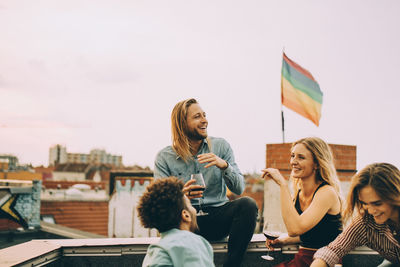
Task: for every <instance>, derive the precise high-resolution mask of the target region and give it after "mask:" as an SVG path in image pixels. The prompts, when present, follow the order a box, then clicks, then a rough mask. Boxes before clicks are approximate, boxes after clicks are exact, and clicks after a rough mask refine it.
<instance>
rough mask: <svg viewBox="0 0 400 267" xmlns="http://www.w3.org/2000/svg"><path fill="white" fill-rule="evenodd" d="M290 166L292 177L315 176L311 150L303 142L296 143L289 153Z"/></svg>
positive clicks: (315, 165)
mask: <svg viewBox="0 0 400 267" xmlns="http://www.w3.org/2000/svg"><path fill="white" fill-rule="evenodd" d="M290 166H291V168H292V172H291V176H292V177H293V178H307V177H310V176H312V175H314V176H315V170H316V167H317V164H315V162H314V158H313V156H312V154H311V152H310V151H309V150H308V149H307V148H306V147H305V146H304V145H303V144H296V145H295V146H294V147H293V149H292V152H291V155H290Z"/></svg>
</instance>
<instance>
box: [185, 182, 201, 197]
mask: <svg viewBox="0 0 400 267" xmlns="http://www.w3.org/2000/svg"><path fill="white" fill-rule="evenodd" d="M194 183H196V180H195V179H191V180H189V181H187V182H186V183H185V185H184V186H183V189H182V192H183V193H184V194H185V195H186V196H187V197H188V198H189V199H192V198H200V197H203V191H200V190H199V191H193V189H196V188H202V186H201V185H198V184H194Z"/></svg>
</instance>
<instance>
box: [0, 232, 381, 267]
mask: <svg viewBox="0 0 400 267" xmlns="http://www.w3.org/2000/svg"><path fill="white" fill-rule="evenodd" d="M158 240H159V238H158V237H150V238H94V239H93V238H92V239H51V240H32V241H30V242H26V243H22V244H19V245H16V246H12V247H8V248H5V249H2V250H0V266H42V265H48V266H59V265H58V264H64V263H65V264H67V265H71V264H72V265H71V266H85V264H88V263H92V264H91V265H92V266H96V264H99V263H103V265H104V263H105V262H107V265H110V266H114V265H115V266H124V265H125V263H127V264H128V265H129V264H131V265H132V264H133V262H135V264H139V265H140V264H141V261H142V260H143V258H144V255H145V254H146V251H147V247H148V246H149V245H150V244H154V243H157V242H158ZM211 245H212V247H213V249H214V261H215V264H216V266H217V267H219V266H222V262H223V260H224V257H225V255H226V252H227V240H226V239H225V240H220V241H214V242H211ZM297 251H298V246H293V245H291V246H285V247H283V248H282V249H275V250H274V251H272V252H270V253H271V255H273V256H274V257H275V260H274V261H271V262H267V261H264V260H262V259H261V255H264V254H266V252H267V248H266V247H265V237H264V235H263V234H254V235H253V238H252V240H251V242H250V244H249V247H248V250H247V253H246V256H245V259H244V263H243V266H244V267H253V266H254V267H255V266H273V265H275V264H277V263H279V262H282V261H285V260H290V259H291V258H292V257H293V255H294V253H296V252H297ZM381 260H382V258H381V257H380V256H379V255H378V253H377V252H375V251H373V250H371V249H369V248H367V247H359V248H356V249H355V250H353V251H352V252H351V253H349V255H347V256H345V258H344V260H343V263H344V264H343V265H344V266H363V267H369V266H376V265H377V264H378V263H379V262H380V261H381ZM108 263H109V264H108ZM135 264H133V265H135ZM61 266H64V265H61Z"/></svg>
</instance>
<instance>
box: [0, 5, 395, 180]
mask: <svg viewBox="0 0 400 267" xmlns="http://www.w3.org/2000/svg"><path fill="white" fill-rule="evenodd" d="M399 8H400V2H398V1H395V0H384V1H379V2H377V1H372V0H367V1H360V0H355V1H350V2H349V1H344V0H340V1H324V2H323V3H322V2H320V1H316V0H308V1H301V2H299V1H294V0H288V1H279V2H278V1H261V0H253V1H250V2H249V1H246V2H244V1H234V2H232V1H227V0H222V1H218V2H215V1H203V2H195V1H179V0H171V1H168V2H163V1H151V2H142V1H130V2H125V1H120V2H115V1H109V0H102V1H87V2H84V3H82V2H81V1H76V0H72V1H66V0H61V1H57V3H55V2H53V1H50V0H44V1H41V2H40V3H33V2H30V1H18V2H15V1H11V0H5V1H2V2H1V3H0V25H7V26H6V27H0V35H1V36H2V42H1V43H0V57H1V58H2V61H1V62H0V99H1V100H2V102H1V104H0V153H4V154H7V153H8V154H13V155H15V156H17V157H18V158H19V161H20V162H21V163H32V164H33V165H35V166H38V165H46V164H47V162H48V153H49V148H50V147H51V146H52V145H55V144H61V145H65V146H66V147H68V150H69V151H71V152H74V153H78V152H87V151H90V150H91V149H92V148H102V149H105V150H106V151H108V152H109V153H111V154H113V155H122V156H123V162H124V165H139V166H144V167H145V166H148V167H150V168H153V161H154V158H155V156H156V154H157V152H158V151H159V150H161V149H162V148H163V147H165V146H167V145H170V144H171V134H170V132H171V130H170V114H171V111H172V108H173V106H174V105H175V104H176V103H177V102H178V101H180V100H183V99H186V98H190V97H194V98H196V99H197V100H198V101H199V102H200V105H201V107H202V108H203V109H204V110H205V112H206V113H207V116H208V119H209V127H208V133H209V135H211V136H217V137H223V138H225V139H226V140H227V141H228V142H229V143H230V144H231V146H232V148H233V151H234V153H235V157H236V161H237V163H238V165H239V168H240V169H241V171H242V172H243V173H253V172H260V170H261V169H262V168H264V167H265V147H266V144H274V143H281V142H282V132H281V116H280V114H281V103H280V82H281V65H282V52H283V50H284V51H285V53H286V55H287V56H288V57H289V58H291V59H292V60H294V61H295V62H297V63H298V64H300V65H301V66H302V67H304V68H306V69H307V70H309V71H310V72H311V73H312V74H313V76H314V78H315V79H316V81H317V82H318V84H319V85H320V88H321V91H322V92H323V94H324V95H323V103H322V117H321V120H320V126H319V127H316V126H315V125H314V124H312V122H310V121H308V120H307V119H305V118H303V117H301V116H299V115H298V114H296V113H294V112H293V111H291V110H289V109H286V108H283V111H284V115H285V128H286V129H285V130H286V131H285V135H286V136H285V140H286V142H293V141H295V140H297V139H300V138H302V137H306V136H318V137H321V138H322V139H324V140H325V141H326V142H328V143H330V144H344V145H356V146H357V169H360V168H362V167H364V166H365V165H366V164H369V163H371V162H382V161H386V162H389V163H393V164H395V165H396V166H398V167H400V159H399V158H398V157H397V156H396V155H397V151H398V149H399V148H400V140H399V139H398V138H397V132H398V129H399V128H398V126H397V123H396V116H397V114H400V107H399V105H398V99H399V98H400V90H399V88H398V87H399V85H398V81H397V72H398V70H399V69H400V65H399V64H400V63H399V62H400V53H399V52H398V49H397V47H399V46H400V38H399V37H398V34H397V32H398V30H397V26H398V25H400V17H399V16H398V15H397V10H399ZM288 160H289V159H288Z"/></svg>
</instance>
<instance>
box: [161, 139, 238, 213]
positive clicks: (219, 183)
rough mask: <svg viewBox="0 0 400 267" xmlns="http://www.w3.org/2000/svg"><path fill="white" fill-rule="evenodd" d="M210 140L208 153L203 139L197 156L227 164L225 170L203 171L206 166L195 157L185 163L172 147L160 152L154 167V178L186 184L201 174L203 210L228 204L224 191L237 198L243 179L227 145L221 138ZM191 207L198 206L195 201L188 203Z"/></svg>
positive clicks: (210, 169)
mask: <svg viewBox="0 0 400 267" xmlns="http://www.w3.org/2000/svg"><path fill="white" fill-rule="evenodd" d="M208 139H209V140H210V143H211V144H210V145H211V151H210V149H209V147H208V143H207V140H206V139H204V140H203V143H202V144H201V145H200V148H199V152H198V153H197V155H200V154H204V153H210V152H212V153H214V154H215V155H217V156H218V157H220V158H221V159H223V160H225V161H226V162H227V163H228V167H227V168H226V169H225V170H221V169H220V168H218V167H217V166H211V167H209V168H204V166H205V165H207V163H203V164H200V163H199V162H198V161H197V159H196V158H197V155H196V156H195V157H193V159H191V160H188V161H187V162H185V161H184V160H183V159H182V158H181V157H180V156H179V155H177V154H176V152H175V151H174V150H173V148H172V146H167V147H166V148H164V149H162V150H161V151H160V152H159V153H158V154H157V156H156V160H155V164H154V178H155V179H157V178H161V177H169V176H175V177H178V178H180V179H182V180H183V181H184V182H185V183H186V182H187V181H188V180H190V175H191V174H194V173H202V174H203V177H204V181H205V183H206V190H205V191H204V193H203V195H204V200H203V203H204V206H213V207H217V206H221V205H223V204H224V203H226V202H227V201H228V198H227V196H226V187H228V188H229V190H231V191H232V192H233V193H235V194H237V195H240V194H242V193H243V191H244V178H243V175H242V174H241V173H240V170H239V168H238V166H237V164H236V163H235V157H234V155H233V151H232V148H231V146H230V145H229V143H228V142H227V141H226V140H225V139H223V138H216V137H208ZM192 202H193V204H198V199H194V200H193V199H192Z"/></svg>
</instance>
